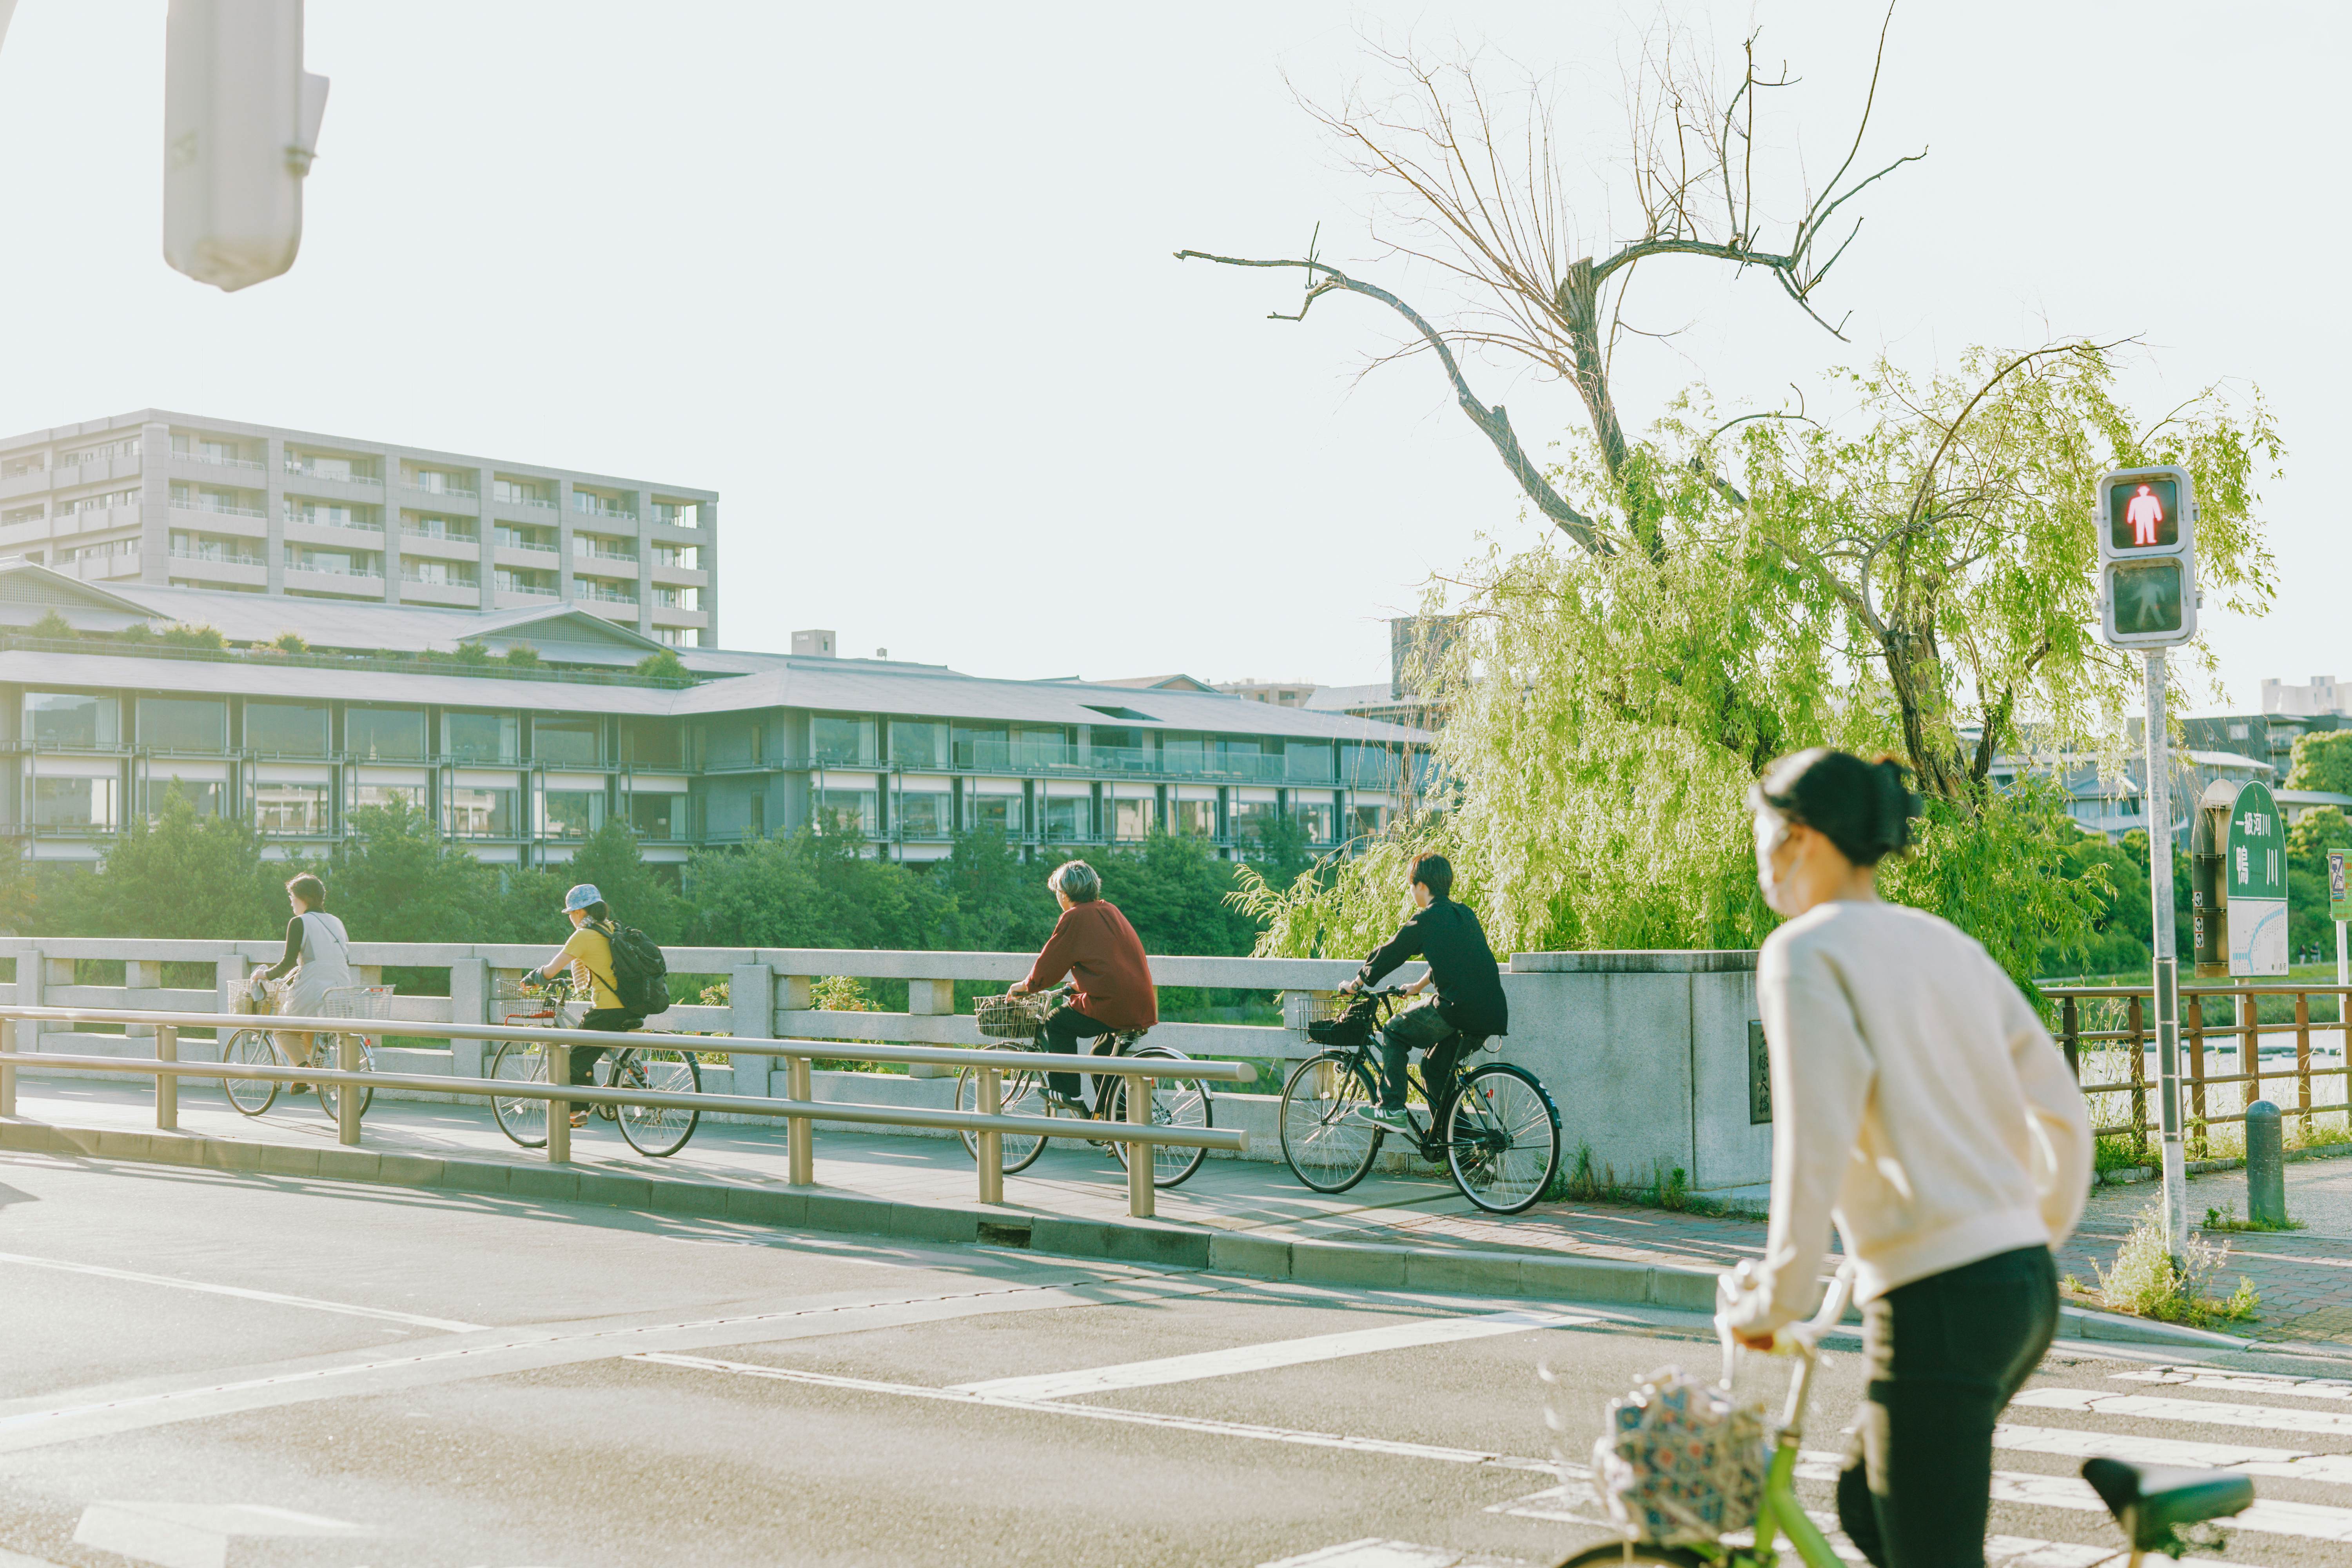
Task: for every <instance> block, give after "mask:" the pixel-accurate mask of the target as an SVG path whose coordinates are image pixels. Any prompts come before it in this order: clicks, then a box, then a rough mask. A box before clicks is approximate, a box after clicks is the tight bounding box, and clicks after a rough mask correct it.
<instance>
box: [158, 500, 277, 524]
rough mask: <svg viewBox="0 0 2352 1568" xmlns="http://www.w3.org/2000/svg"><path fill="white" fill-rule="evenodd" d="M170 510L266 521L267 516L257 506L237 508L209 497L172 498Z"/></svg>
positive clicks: (231, 503) (205, 515) (232, 503)
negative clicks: (254, 518)
mask: <svg viewBox="0 0 2352 1568" xmlns="http://www.w3.org/2000/svg"><path fill="white" fill-rule="evenodd" d="M172 510H173V511H189V512H195V513H197V514H199V515H200V516H204V517H257V518H262V519H264V520H267V519H268V516H269V514H268V512H266V511H264V510H261V509H260V508H259V507H257V506H239V505H237V504H236V502H234V501H218V500H213V499H212V498H210V497H209V496H173V498H172Z"/></svg>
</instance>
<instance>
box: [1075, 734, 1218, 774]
mask: <svg viewBox="0 0 2352 1568" xmlns="http://www.w3.org/2000/svg"><path fill="white" fill-rule="evenodd" d="M1095 733H1096V734H1097V735H1100V734H1101V733H1102V731H1100V730H1097V731H1095ZM1211 752H1212V748H1211V747H1210V745H1209V743H1208V742H1207V740H1206V738H1205V737H1203V736H1201V735H1196V734H1192V733H1191V732H1189V731H1181V730H1167V731H1161V732H1160V767H1161V768H1162V769H1164V770H1165V771H1167V772H1169V773H1190V774H1192V775H1195V776H1198V775H1199V774H1202V773H1207V772H1209V771H1210V769H1209V765H1208V759H1209V756H1210V754H1211Z"/></svg>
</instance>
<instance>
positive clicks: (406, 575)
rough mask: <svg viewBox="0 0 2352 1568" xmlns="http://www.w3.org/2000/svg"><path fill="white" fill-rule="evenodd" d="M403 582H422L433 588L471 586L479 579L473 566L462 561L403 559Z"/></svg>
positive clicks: (475, 585)
mask: <svg viewBox="0 0 2352 1568" xmlns="http://www.w3.org/2000/svg"><path fill="white" fill-rule="evenodd" d="M400 579H401V581H402V582H404V583H422V584H425V585H426V586H427V587H433V588H473V587H478V586H479V585H480V582H481V580H480V579H479V578H478V577H477V576H476V575H475V574H474V569H473V567H471V566H469V565H467V563H465V562H462V561H416V560H409V561H404V562H402V563H401V564H400Z"/></svg>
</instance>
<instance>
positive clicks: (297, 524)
mask: <svg viewBox="0 0 2352 1568" xmlns="http://www.w3.org/2000/svg"><path fill="white" fill-rule="evenodd" d="M286 526H287V527H288V528H289V529H296V528H299V529H306V530H308V531H310V532H313V533H322V534H338V533H364V534H366V535H368V536H369V538H370V539H372V540H377V539H382V538H383V524H382V523H380V522H362V521H358V520H357V519H353V520H352V521H350V522H329V521H325V520H324V519H322V518H319V517H316V516H315V515H314V516H311V517H304V516H302V515H301V514H300V513H299V512H298V513H295V514H293V515H290V516H289V517H288V518H287V519H286ZM287 537H289V538H294V537H297V536H296V535H293V534H290V533H289V535H288V536H287Z"/></svg>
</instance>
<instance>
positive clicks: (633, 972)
mask: <svg viewBox="0 0 2352 1568" xmlns="http://www.w3.org/2000/svg"><path fill="white" fill-rule="evenodd" d="M610 940H611V942H612V944H613V994H614V995H615V996H618V997H619V998H620V999H621V1005H622V1006H624V1007H625V1008H627V1009H628V1010H629V1011H630V1012H632V1013H635V1014H636V1015H637V1016H639V1017H641V1018H642V1017H650V1016H653V1015H654V1014H656V1013H666V1012H667V1011H669V961H668V960H667V959H666V958H664V957H663V956H662V950H661V948H660V947H659V946H658V945H656V942H654V940H653V938H651V937H649V936H647V935H646V933H645V932H643V931H639V930H638V929H637V928H636V927H635V926H614V928H613V931H612V935H611V938H610Z"/></svg>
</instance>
